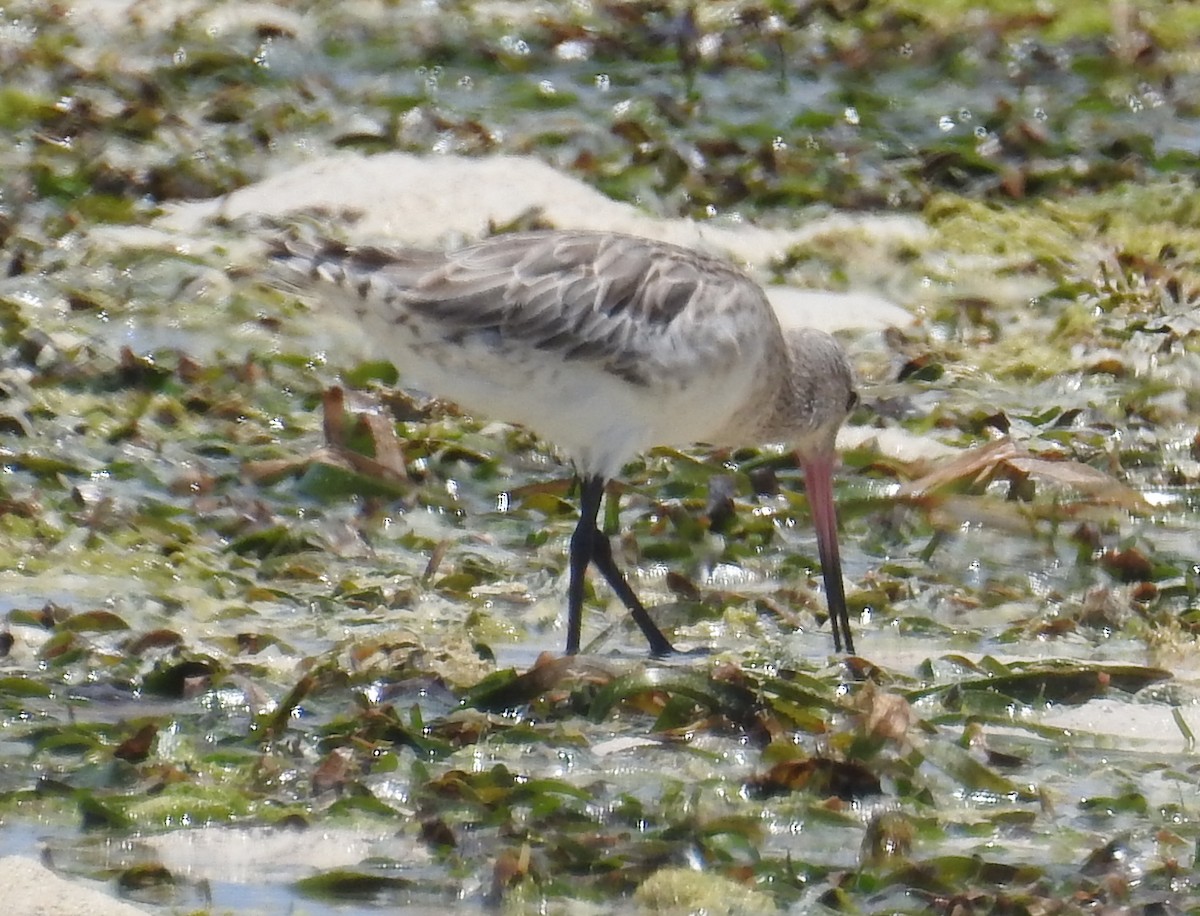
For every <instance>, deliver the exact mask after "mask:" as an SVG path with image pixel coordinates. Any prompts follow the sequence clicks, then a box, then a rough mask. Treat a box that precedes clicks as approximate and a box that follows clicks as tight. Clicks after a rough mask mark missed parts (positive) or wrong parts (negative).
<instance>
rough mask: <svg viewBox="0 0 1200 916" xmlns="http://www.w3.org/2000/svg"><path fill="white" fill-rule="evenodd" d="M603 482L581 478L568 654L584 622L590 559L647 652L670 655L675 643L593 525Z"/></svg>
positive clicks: (575, 646)
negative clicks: (626, 612) (643, 639)
mask: <svg viewBox="0 0 1200 916" xmlns="http://www.w3.org/2000/svg"><path fill="white" fill-rule="evenodd" d="M605 482H606V481H605V480H604V478H603V477H588V478H585V479H584V480H583V482H582V486H581V492H580V499H579V524H578V525H576V526H575V533H574V534H572V535H571V556H570V571H571V580H570V583H569V585H568V586H567V654H568V655H574V654H576V653H577V652H578V651H579V641H580V636H581V631H582V625H583V577H584V573H585V572H586V571H587V565H588V563H589V562H591V563H595V564H596V569H598V570H600V573H601V575H603V576H604V578H605V579H606V580H607V582H608V584H609V586H610V587H611V588H612V590H613V591H614V592H616V593H617V597H618V598H620V599H621V603H622V604H624V605H625V607H626V608H628V609H629V613H630V614H632V615H633V620H634V622H635V623H636V624H637V625H638V627H639V628H640V629H641V631H642V633H643V635H644V636H645V637H646V641H647V642H648V643H650V654H651V655H654V656H663V655H670V654H671V653H673V652H674V651H675V648H674V646H672V645H671V643H670V641H668V639H667V637H665V636H663V634H662V631H661V630H660V629H659V628H658V627H657V626H655V625H654V621H653V620H651V619H650V615H649V614H648V613H647V612H646V608H645V607H643V606H642V603H641V602H640V601H639V600H638V597H637V595H636V594H634V591H633V589H632V588H631V587H630V585H629V582H628V581H627V580H626V579H625V576H624V575H623V574H622V573H621V570H620V569H619V568H618V567H617V563H616V561H615V560H614V559H613V555H612V545H611V544H609V542H608V538H607V537H605V535H604V532H602V531H601V530H600V528H599V527H598V526H597V525H596V518H597V517H598V516H599V514H600V500H601V498H602V497H603V496H604V484H605Z"/></svg>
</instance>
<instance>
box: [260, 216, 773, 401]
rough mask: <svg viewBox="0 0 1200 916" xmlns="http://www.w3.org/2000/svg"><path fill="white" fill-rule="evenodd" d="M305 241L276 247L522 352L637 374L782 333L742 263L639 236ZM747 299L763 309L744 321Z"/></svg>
mask: <svg viewBox="0 0 1200 916" xmlns="http://www.w3.org/2000/svg"><path fill="white" fill-rule="evenodd" d="M298 248H299V246H298V244H297V243H284V252H283V253H281V252H277V253H276V257H280V258H287V257H289V256H290V257H292V258H294V259H300V258H304V259H306V260H307V261H308V262H309V264H310V265H312V264H316V265H317V266H310V267H309V270H310V272H312V273H313V274H314V275H320V276H321V278H322V279H326V280H333V281H334V282H337V283H338V284H339V285H341V286H343V287H345V288H347V289H351V290H357V291H358V294H359V296H360V297H361V298H362V299H367V298H368V297H370V299H372V300H373V301H374V302H375V303H376V306H377V307H378V308H382V309H386V310H394V314H392V316H391V320H392V322H393V323H395V324H400V323H402V322H403V321H405V320H407V318H408V315H412V316H416V317H418V318H419V319H420V320H421V323H422V324H423V325H424V326H425V327H427V328H431V329H434V330H435V332H436V333H440V334H441V335H443V337H444V339H447V340H453V341H454V342H456V343H463V342H468V341H469V340H471V339H473V338H477V339H479V340H480V341H483V342H486V344H487V345H488V346H490V347H499V348H501V349H502V350H503V351H504V352H506V353H508V354H509V355H511V356H512V357H514V358H520V354H521V352H522V351H524V352H527V353H529V352H532V351H543V352H545V351H550V352H554V353H557V354H558V355H559V356H560V357H561V358H562V359H564V360H587V361H591V362H595V363H598V364H600V365H602V366H603V368H604V369H605V370H607V371H608V372H610V373H612V374H614V375H617V376H620V377H622V378H624V379H625V380H626V381H629V382H631V383H633V384H637V385H644V384H646V383H647V382H648V380H649V379H650V378H651V377H653V376H655V375H663V374H664V373H666V374H670V373H671V372H672V371H674V372H676V373H679V372H683V371H685V370H686V369H690V370H691V371H693V372H694V371H702V370H703V363H704V361H705V360H706V359H707V360H722V359H729V360H732V359H737V358H738V357H739V356H744V355H745V353H747V352H748V353H750V354H752V355H753V354H754V353H756V352H761V348H762V346H763V340H764V339H765V337H766V336H768V335H772V334H774V335H775V336H777V335H778V323H777V321H776V319H775V317H774V313H773V312H772V311H771V308H770V306H769V305H768V304H767V301H766V298H765V296H764V295H763V294H762V291H761V290H760V289H759V288H758V287H757V286H756V285H755V284H754V283H753V282H751V281H750V280H749V279H748V278H747V277H746V276H745V275H744V274H742V273H741V272H740V271H738V270H737V269H736V268H734V267H732V266H731V265H729V264H727V263H725V262H723V261H720V260H718V259H715V258H711V257H708V256H705V255H701V254H698V253H696V252H694V251H691V250H689V249H685V248H680V247H678V246H674V245H669V244H666V243H662V242H654V241H650V240H647V239H640V238H635V237H632V236H624V235H615V234H611V233H599V232H532V233H519V234H513V235H505V236H497V237H495V238H491V239H487V240H485V241H483V242H479V243H477V244H474V245H471V246H469V247H466V248H463V249H460V250H458V251H452V252H449V253H445V254H442V253H430V252H414V251H406V250H391V249H385V248H345V247H342V246H337V245H328V246H326V247H325V248H322V249H320V250H318V251H316V252H311V251H310V252H305V251H300V250H298ZM368 289H369V292H368ZM745 310H756V311H758V312H759V314H758V315H757V316H746V315H743V316H741V319H740V320H735V317H736V316H735V313H737V312H739V311H745ZM747 319H753V320H747ZM697 355H699V356H700V357H701V359H700V360H697V358H696V357H697Z"/></svg>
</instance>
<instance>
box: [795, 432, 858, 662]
mask: <svg viewBox="0 0 1200 916" xmlns="http://www.w3.org/2000/svg"><path fill="white" fill-rule="evenodd" d="M796 457H797V458H798V459H799V460H800V463H801V464H802V465H803V467H804V486H805V489H806V490H807V491H808V504H809V506H811V507H812V514H813V526H814V527H815V528H816V529H817V551H818V552H819V553H820V555H821V575H822V577H823V578H824V580H825V601H826V603H827V604H828V605H829V628H830V629H831V630H832V631H833V649H834V651H835V652H841V651H842V647H843V646H845V649H846V652H847V653H848V654H850V655H853V654H854V639H853V638H852V637H851V635H850V614H849V612H848V611H847V610H846V590H845V586H844V585H843V584H842V555H841V552H840V551H839V550H838V529H837V512H836V511H835V510H834V506H833V465H834V460H835V453H834V452H832V451H830V452H829V453H828V454H821V455H817V456H815V457H806V456H803V455H799V454H798V455H797V456H796Z"/></svg>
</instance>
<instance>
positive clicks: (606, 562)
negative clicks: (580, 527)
mask: <svg viewBox="0 0 1200 916" xmlns="http://www.w3.org/2000/svg"><path fill="white" fill-rule="evenodd" d="M592 562H593V563H595V564H596V568H597V569H598V570H600V572H601V573H602V574H603V576H604V578H605V579H607V580H608V584H609V586H611V588H612V590H613V591H614V592H616V593H617V597H618V598H620V599H621V603H622V604H624V605H625V607H627V608H629V613H630V614H632V615H633V620H634V622H635V623H636V624H637V625H638V626H639V627H640V628H641V630H642V635H644V636H645V637H646V642H648V643H650V654H651V655H653V656H654V657H655V658H661V657H662V656H664V655H671V654H673V653H674V652H675V647H674V646H672V645H671V643H670V640H668V639H667V637H665V636H663V634H662V630H660V629H659V628H658V627H657V626H655V624H654V621H653V620H651V619H650V615H649V614H648V613H647V612H646V608H645V607H644V606H643V605H642V602H640V601H639V600H638V596H637V595H636V594H634V591H633V588H632V587H631V586H630V584H629V581H628V580H627V579H626V578H625V576H624V574H623V573H622V572H621V570H620V569H619V568H618V567H617V562H616V560H614V559H613V555H612V544H610V543H609V541H608V538H607V537H606V536H605V535H604V532H602V531H601V530H600V529H599V528H597V529H596V533H595V534H594V535H593V536H592Z"/></svg>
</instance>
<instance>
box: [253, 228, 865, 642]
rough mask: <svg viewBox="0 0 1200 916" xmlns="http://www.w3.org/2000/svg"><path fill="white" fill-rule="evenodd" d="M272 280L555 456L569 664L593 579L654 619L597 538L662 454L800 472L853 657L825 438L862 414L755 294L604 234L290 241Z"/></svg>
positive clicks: (811, 337)
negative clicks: (692, 453) (780, 457)
mask: <svg viewBox="0 0 1200 916" xmlns="http://www.w3.org/2000/svg"><path fill="white" fill-rule="evenodd" d="M272 257H273V259H274V261H275V262H276V263H275V268H276V269H275V271H274V274H275V277H276V278H277V279H278V280H280V281H281V283H282V285H286V286H287V287H289V288H291V289H292V290H294V291H298V292H299V293H301V295H302V296H304V297H308V298H311V299H315V300H317V301H319V303H320V304H321V305H322V306H323V307H325V308H331V309H334V310H337V311H338V312H340V313H341V314H342V316H343V317H344V318H347V319H349V320H351V321H353V322H356V323H357V324H358V325H360V326H361V331H362V332H363V337H364V338H365V339H366V340H367V342H368V344H367V345H368V346H369V347H370V348H372V350H373V351H374V352H373V354H372V355H374V356H379V357H383V358H386V359H389V360H391V361H392V362H393V363H395V364H396V365H397V367H398V368H399V370H400V373H401V376H402V378H403V380H405V381H411V382H413V383H414V384H419V385H420V387H421V388H423V389H424V390H426V391H428V392H430V393H431V394H434V395H437V396H438V397H442V398H445V399H447V400H451V401H454V402H455V403H457V404H458V405H460V406H461V407H462V408H463V409H464V410H466V411H467V412H469V413H471V412H477V413H478V414H479V415H481V416H486V417H491V418H493V419H498V420H504V421H506V422H510V423H517V424H520V425H522V426H525V427H527V428H529V429H530V430H532V431H533V432H535V433H536V434H537V435H538V436H540V437H541V438H543V439H545V440H546V441H547V442H550V443H553V444H555V445H557V446H558V447H559V448H560V449H561V450H562V451H563V453H564V454H565V455H567V456H568V457H569V458H570V459H571V460H572V461H573V462H574V465H575V469H576V472H577V473H578V475H579V477H580V481H581V500H580V503H581V505H580V516H579V523H578V524H577V525H576V527H575V532H574V534H573V535H572V536H571V543H570V559H569V570H570V581H569V585H568V592H567V595H568V597H567V609H568V612H567V646H566V651H567V653H568V654H574V653H576V652H578V651H579V645H580V635H581V626H582V621H583V586H584V575H585V572H586V570H587V567H588V564H589V563H590V564H592V565H594V566H595V567H596V568H597V569H598V570H599V571H600V573H601V574H602V575H603V576H604V578H605V579H606V580H607V581H608V584H609V585H610V586H611V587H612V589H613V591H614V592H616V594H617V596H618V597H619V598H620V599H621V601H622V603H624V605H625V606H626V607H627V608H628V609H629V612H630V614H631V615H632V616H633V619H634V620H635V621H636V623H637V625H638V626H639V627H640V628H641V630H642V633H643V634H645V637H646V639H647V640H648V641H649V643H650V651H651V652H652V653H653V654H654V655H656V656H660V655H666V654H668V653H670V652H672V651H674V650H673V647H672V646H671V643H670V641H668V639H667V638H666V637H665V636H664V635H663V633H662V631H661V630H659V628H658V627H657V626H656V625H655V624H654V621H653V620H651V619H650V615H649V614H648V613H647V612H646V609H645V607H643V606H642V603H641V602H640V601H639V600H638V598H637V595H636V594H635V593H634V591H633V589H632V588H631V587H630V585H629V583H628V581H627V580H626V578H625V576H624V575H623V574H622V572H621V570H620V568H619V567H618V566H617V563H616V561H615V560H614V558H613V554H612V548H611V546H610V544H609V540H608V537H607V536H606V535H605V534H604V533H603V532H602V531H600V529H599V528H598V527H597V523H596V520H597V515H598V512H599V509H600V499H601V496H602V495H603V493H604V488H605V485H606V483H607V481H608V480H610V479H611V478H613V477H614V476H616V475H617V474H618V473H619V472H620V471H621V468H622V467H623V465H625V463H626V462H627V461H629V460H630V459H631V458H632V457H633V456H634V455H636V454H638V453H639V452H642V451H644V450H646V449H648V448H650V447H652V446H655V445H673V446H688V445H693V444H706V445H710V446H713V447H736V446H749V445H761V444H768V443H778V444H782V445H784V446H786V447H788V448H791V449H794V450H795V453H796V456H797V458H798V459H799V461H800V462H801V464H802V465H803V467H804V470H805V481H806V489H807V492H808V498H809V503H810V505H811V506H812V512H813V520H814V524H815V527H816V531H817V545H818V551H819V554H820V558H821V566H822V572H823V575H824V579H825V594H826V600H827V602H828V605H829V619H830V627H831V629H832V631H833V644H834V648H835V650H836V651H839V652H840V651H841V650H842V649H843V647H844V648H845V650H846V651H847V652H851V653H852V652H853V651H854V643H853V639H852V637H851V635H850V620H849V616H848V614H847V611H846V599H845V594H844V592H843V584H842V569H841V559H840V556H839V552H838V540H837V520H836V516H835V513H834V506H833V490H832V482H831V477H832V471H833V467H834V463H835V451H834V438H835V437H836V435H837V431H838V429H839V427H840V426H841V425H842V422H843V420H845V418H846V416H847V414H848V413H849V412H850V410H851V409H853V407H854V405H855V403H856V402H857V395H856V394H855V391H854V380H853V373H852V372H851V369H850V364H849V361H848V360H847V358H846V354H845V352H844V351H843V350H842V348H841V346H840V345H839V344H838V343H837V341H835V340H834V339H833V338H832V337H830V336H829V335H828V334H826V333H824V332H822V331H817V330H814V329H811V328H809V329H789V330H787V331H784V330H783V329H782V328H781V327H780V324H779V321H778V319H777V318H776V315H775V312H774V311H773V310H772V308H771V306H770V304H769V303H768V301H767V299H766V296H765V295H764V294H763V292H762V290H761V289H760V288H759V287H758V286H757V285H756V284H755V283H754V282H752V281H751V280H750V279H749V278H748V277H746V276H745V275H744V274H743V273H741V272H740V271H739V270H737V269H736V268H734V267H733V266H732V265H730V264H727V263H725V262H724V261H721V260H719V259H716V258H713V257H709V256H706V255H703V254H699V253H697V252H694V251H691V250H689V249H686V248H681V247H677V246H675V245H668V244H665V243H662V242H655V241H650V240H647V239H641V238H635V237H632V236H627V235H618V234H614V233H605V232H573V231H551V232H527V233H518V234H513V235H502V236H496V237H494V238H490V239H487V240H485V241H482V242H479V243H477V244H474V245H469V246H468V247H466V248H462V249H459V250H457V251H452V252H449V253H441V252H436V253H434V252H426V251H412V250H405V249H386V248H372V247H360V248H348V247H346V246H344V245H341V244H338V243H334V242H324V241H323V242H318V243H303V242H296V241H290V240H289V241H283V242H280V243H278V244H277V246H276V247H275V249H274V251H273V253H272Z"/></svg>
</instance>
